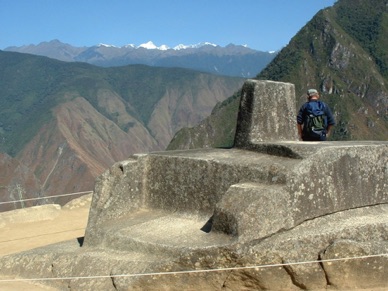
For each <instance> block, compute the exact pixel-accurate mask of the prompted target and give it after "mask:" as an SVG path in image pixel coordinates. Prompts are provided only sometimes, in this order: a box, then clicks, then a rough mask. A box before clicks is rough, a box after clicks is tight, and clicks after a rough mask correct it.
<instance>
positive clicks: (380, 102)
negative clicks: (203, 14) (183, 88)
mask: <svg viewBox="0 0 388 291" xmlns="http://www.w3.org/2000/svg"><path fill="white" fill-rule="evenodd" d="M387 5H388V1H387V0H339V1H337V2H336V4H335V5H334V6H333V7H331V8H326V9H324V10H321V11H319V12H318V13H317V14H316V15H315V16H314V17H313V19H312V20H311V21H310V22H309V23H307V24H306V26H304V27H303V28H302V29H301V30H300V31H299V32H298V33H297V34H296V35H295V36H294V37H293V38H292V39H291V41H290V43H289V44H288V45H287V46H286V47H285V48H283V49H282V50H281V51H280V52H279V53H278V55H277V56H276V57H275V59H274V60H273V61H272V62H271V63H270V64H269V65H268V66H267V67H266V68H265V69H264V70H263V71H262V72H260V73H259V74H258V75H257V77H256V78H257V79H262V80H273V81H282V82H290V83H293V84H295V91H296V97H297V108H296V109H299V107H300V105H301V104H302V103H303V102H305V101H306V93H305V92H306V91H307V89H308V88H316V89H318V90H319V91H320V92H321V98H322V100H323V101H325V102H327V103H328V104H329V105H330V106H331V108H332V110H333V112H334V114H335V118H336V121H337V125H336V127H335V129H334V133H333V135H332V137H331V139H332V140H387V139H388V87H387V85H386V84H387V82H388V75H387V72H388V71H387V68H388V39H387V37H386V36H387V35H388V13H387V9H388V8H387ZM231 104H232V103H231ZM225 112H226V111H225ZM235 126H236V120H235V119H229V121H228V123H225V124H223V128H222V130H221V129H220V128H218V125H217V124H216V123H215V122H214V121H213V117H209V118H207V119H206V120H204V121H203V122H202V124H201V125H200V126H199V127H196V128H192V129H190V136H192V135H195V136H196V137H197V139H198V140H199V139H205V137H206V136H208V135H209V134H208V133H209V131H210V132H216V133H217V134H218V135H219V136H218V137H217V138H215V137H213V139H209V140H207V142H206V143H205V144H204V145H205V146H216V144H214V143H213V142H212V140H220V139H223V140H224V141H228V140H229V141H230V138H229V137H228V136H223V134H222V132H225V128H228V130H226V131H228V132H230V131H233V129H234V128H235ZM203 128H208V131H207V132H206V133H204V134H203V133H201V132H202V129H203ZM202 135H203V137H201V136H202ZM178 137H179V139H181V140H184V137H183V136H182V133H181V132H178V133H177V135H176V138H178ZM176 138H175V139H176ZM228 144H229V145H230V142H228ZM196 146H198V145H196ZM188 147H194V145H190V146H188ZM169 148H170V149H173V148H181V146H179V145H178V144H177V143H176V141H174V140H173V143H172V145H171V146H170V147H169Z"/></svg>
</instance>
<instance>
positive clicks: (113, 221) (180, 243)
mask: <svg viewBox="0 0 388 291" xmlns="http://www.w3.org/2000/svg"><path fill="white" fill-rule="evenodd" d="M244 88H245V89H244V90H247V91H249V92H247V93H246V96H245V97H244V98H242V101H241V107H240V113H239V127H238V130H237V133H236V147H234V148H231V149H197V150H189V151H168V152H154V153H149V154H139V155H134V156H132V157H130V158H129V159H127V160H125V161H122V162H119V163H116V164H115V165H113V166H112V167H111V168H110V169H109V170H107V171H106V172H105V173H104V174H103V175H101V176H100V177H99V178H98V179H97V180H96V184H95V191H94V194H93V200H92V205H91V209H90V214H89V221H88V226H87V229H86V233H85V238H84V243H83V245H82V247H80V246H78V245H76V244H74V242H68V243H62V244H58V245H53V246H50V247H47V248H42V249H37V250H32V251H29V252H26V253H22V254H17V255H13V256H9V257H4V258H1V259H0V267H1V270H2V273H4V274H17V275H19V276H23V277H35V276H42V277H47V276H48V277H58V278H59V277H72V276H96V275H97V276H98V275H100V276H103V277H102V278H99V279H87V280H79V279H69V280H67V281H66V282H63V281H60V280H59V281H52V282H51V284H53V285H55V286H57V287H58V288H64V287H66V288H70V289H74V290H79V289H80V288H82V289H100V290H102V289H104V290H133V289H135V290H136V289H141V290H184V289H190V288H195V289H199V288H201V289H205V290H252V289H254V290H306V289H308V290H317V289H326V288H329V287H330V289H331V290H342V289H344V288H351V289H357V288H382V287H386V286H388V278H387V277H386V276H385V274H386V272H387V270H386V268H387V267H386V266H388V257H387V253H388V182H387V181H388V157H387V155H388V142H373V141H370V142H323V143H322V142H315V143H314V142H311V143H305V142H299V141H296V140H295V139H296V125H295V123H293V124H292V123H291V121H288V119H289V118H291V116H288V117H287V116H284V114H283V112H284V110H283V109H282V110H280V111H278V106H279V104H280V103H281V104H286V105H287V107H288V108H289V109H290V110H291V111H290V112H292V114H294V115H295V112H294V111H292V110H294V109H292V108H295V106H294V104H293V102H294V101H295V96H294V93H293V85H292V84H284V83H276V82H269V81H253V80H252V81H248V82H247V83H246V84H245V85H244ZM273 94H275V95H276V96H282V97H281V98H283V97H284V98H285V100H283V101H281V100H280V99H277V98H273V96H272V95H273ZM263 98H264V99H265V100H261V99H263ZM255 99H259V100H255ZM279 102H280V103H279ZM247 104H249V105H247ZM246 111H249V112H246ZM280 115H282V116H280ZM294 118H295V116H294ZM257 124H261V125H260V126H259V127H258V128H256V125H257ZM290 124H292V126H293V128H292V126H290ZM263 126H268V128H264V129H263ZM343 258H344V259H343ZM37 265H39V267H36V266H37ZM195 270H197V271H198V272H193V271H195ZM186 271H189V272H186ZM144 274H148V275H144Z"/></svg>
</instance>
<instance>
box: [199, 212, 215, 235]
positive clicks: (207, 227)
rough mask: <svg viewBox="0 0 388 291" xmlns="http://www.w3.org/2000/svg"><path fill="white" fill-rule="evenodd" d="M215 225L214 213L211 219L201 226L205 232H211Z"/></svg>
mask: <svg viewBox="0 0 388 291" xmlns="http://www.w3.org/2000/svg"><path fill="white" fill-rule="evenodd" d="M212 226H213V215H212V217H210V218H209V220H208V221H207V222H206V223H205V225H204V226H202V227H201V230H202V231H203V232H206V233H209V232H210V231H211V230H212Z"/></svg>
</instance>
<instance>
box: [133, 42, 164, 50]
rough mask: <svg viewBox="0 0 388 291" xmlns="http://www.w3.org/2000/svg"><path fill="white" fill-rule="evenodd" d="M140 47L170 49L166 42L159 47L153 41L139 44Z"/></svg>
mask: <svg viewBox="0 0 388 291" xmlns="http://www.w3.org/2000/svg"><path fill="white" fill-rule="evenodd" d="M138 48H145V49H149V50H162V51H165V50H168V49H169V47H168V46H166V45H164V44H163V45H161V46H159V47H158V46H156V45H155V44H154V43H153V42H152V41H149V42H147V43H143V44H141V45H139V46H138Z"/></svg>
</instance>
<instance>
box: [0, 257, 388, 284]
mask: <svg viewBox="0 0 388 291" xmlns="http://www.w3.org/2000/svg"><path fill="white" fill-rule="evenodd" d="M376 257H388V253H386V254H378V255H367V256H356V257H346V258H337V259H327V260H316V261H304V262H293V263H292V262H291V263H279V264H268V265H256V266H242V267H230V268H218V269H203V270H187V271H174V272H155V273H137V274H120V275H99V276H74V277H56V278H28V279H24V278H23V279H0V282H16V281H19V282H20V281H54V280H77V279H104V278H122V277H143V276H160V275H179V274H192V273H210V272H222V271H235V270H246V269H260V268H270V267H283V266H293V265H306V264H315V263H327V262H338V261H348V260H357V259H367V258H376Z"/></svg>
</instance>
